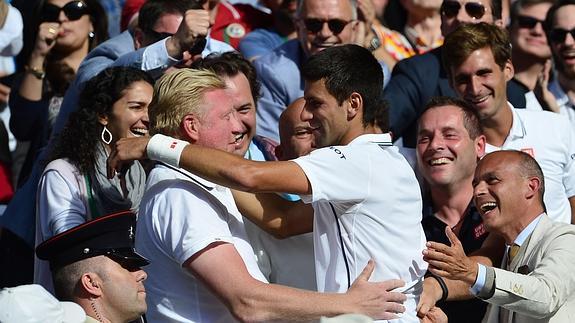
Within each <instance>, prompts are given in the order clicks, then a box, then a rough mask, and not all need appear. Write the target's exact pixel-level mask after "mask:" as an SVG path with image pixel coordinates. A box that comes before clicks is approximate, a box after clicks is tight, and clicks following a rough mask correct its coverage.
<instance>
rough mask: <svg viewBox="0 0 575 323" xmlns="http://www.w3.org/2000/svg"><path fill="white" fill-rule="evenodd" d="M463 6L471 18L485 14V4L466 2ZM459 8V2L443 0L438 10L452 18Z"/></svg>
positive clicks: (477, 17)
mask: <svg viewBox="0 0 575 323" xmlns="http://www.w3.org/2000/svg"><path fill="white" fill-rule="evenodd" d="M464 7H465V12H467V14H468V15H469V16H470V17H472V18H475V19H481V18H482V17H483V15H484V14H485V6H484V5H482V4H481V3H479V2H467V3H465V5H464ZM460 9H461V3H459V2H457V1H443V3H442V4H441V10H440V12H441V14H442V15H444V16H445V17H447V18H453V17H455V16H457V14H458V13H459V10H460Z"/></svg>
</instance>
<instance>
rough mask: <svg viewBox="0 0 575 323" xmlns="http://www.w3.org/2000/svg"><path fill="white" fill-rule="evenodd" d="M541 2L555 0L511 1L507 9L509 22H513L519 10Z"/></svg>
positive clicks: (551, 2) (553, 2) (552, 1)
mask: <svg viewBox="0 0 575 323" xmlns="http://www.w3.org/2000/svg"><path fill="white" fill-rule="evenodd" d="M541 3H549V4H555V0H516V1H515V2H513V3H512V4H511V8H510V10H509V18H510V24H511V25H513V24H514V23H515V20H516V19H517V16H519V10H521V9H524V8H528V7H531V6H535V5H538V4H541Z"/></svg>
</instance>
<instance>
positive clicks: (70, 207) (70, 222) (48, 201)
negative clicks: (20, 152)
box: [34, 67, 153, 290]
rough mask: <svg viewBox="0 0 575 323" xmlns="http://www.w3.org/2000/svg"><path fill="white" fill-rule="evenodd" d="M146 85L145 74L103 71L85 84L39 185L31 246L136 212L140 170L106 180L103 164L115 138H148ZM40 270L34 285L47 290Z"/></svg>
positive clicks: (141, 190)
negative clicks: (107, 218) (95, 221)
mask: <svg viewBox="0 0 575 323" xmlns="http://www.w3.org/2000/svg"><path fill="white" fill-rule="evenodd" d="M152 83H153V81H152V79H151V78H150V77H149V76H148V75H147V74H146V73H145V72H142V71H140V70H136V69H132V68H126V67H114V68H109V69H106V70H104V71H102V72H101V73H100V74H98V75H97V76H96V77H95V78H94V79H92V80H90V81H89V82H88V84H87V85H86V88H85V89H84V91H83V92H82V95H81V96H80V103H79V108H78V111H77V112H75V113H74V114H73V115H72V116H71V117H70V120H69V122H68V125H67V126H66V128H65V129H64V130H63V131H62V133H61V134H60V135H59V137H58V138H57V142H56V144H55V146H54V148H53V149H52V150H51V152H50V154H49V159H48V162H49V163H48V165H47V166H46V168H45V170H44V173H43V174H42V177H41V180H40V183H39V191H38V198H37V205H38V207H37V226H36V244H39V243H41V242H42V241H45V240H46V239H48V238H50V237H52V236H54V235H56V234H59V233H61V232H63V231H65V230H68V229H70V228H72V227H75V226H77V225H79V224H82V223H84V222H86V221H88V220H91V219H95V218H98V217H100V216H102V215H104V214H110V213H113V212H117V211H124V210H134V211H136V210H137V209H138V206H139V204H140V200H141V198H142V195H143V193H144V185H145V182H146V174H145V172H144V169H143V168H142V165H141V164H140V163H139V162H137V161H136V162H134V163H132V164H130V165H127V167H126V168H125V169H124V170H123V171H122V173H121V174H118V175H117V176H116V177H114V178H112V179H108V178H107V177H106V176H107V173H106V158H107V157H108V154H109V151H110V145H113V144H114V143H115V142H116V141H117V140H119V139H120V138H125V137H140V136H146V135H147V134H148V124H149V121H148V104H149V103H150V101H151V100H152V91H153V90H152ZM44 265H45V263H43V262H37V263H36V265H35V273H34V274H35V279H34V280H35V282H36V283H39V284H41V285H43V286H44V287H46V288H47V289H48V290H52V288H51V284H50V280H49V279H48V274H49V272H48V271H47V268H46V267H45V266H44Z"/></svg>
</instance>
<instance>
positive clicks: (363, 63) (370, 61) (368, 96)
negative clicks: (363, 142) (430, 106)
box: [302, 44, 389, 132]
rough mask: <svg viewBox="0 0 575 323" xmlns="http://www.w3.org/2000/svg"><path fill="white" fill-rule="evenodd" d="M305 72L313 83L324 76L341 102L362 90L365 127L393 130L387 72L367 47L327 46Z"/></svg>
mask: <svg viewBox="0 0 575 323" xmlns="http://www.w3.org/2000/svg"><path fill="white" fill-rule="evenodd" d="M302 75H303V78H304V79H305V80H306V81H311V82H314V81H319V80H322V79H323V80H324V82H325V87H326V89H327V91H328V92H329V93H330V94H331V95H333V96H334V97H335V99H336V100H337V103H338V104H339V105H341V104H342V103H343V101H345V100H347V99H348V98H349V97H350V96H351V94H352V93H354V92H356V93H359V94H360V95H361V97H362V99H363V120H362V123H363V126H364V127H366V126H368V125H377V126H379V127H380V128H381V130H382V131H383V132H387V131H389V117H388V110H389V109H388V106H387V103H386V102H385V100H383V72H382V70H381V65H379V63H378V62H377V60H376V59H375V57H373V55H372V54H371V53H370V52H369V51H368V50H367V49H365V48H363V47H361V46H358V45H350V44H348V45H341V46H335V47H331V48H327V49H325V50H322V51H321V52H319V53H317V54H315V55H313V56H311V57H310V58H309V59H308V60H307V62H306V63H305V64H304V65H303V68H302Z"/></svg>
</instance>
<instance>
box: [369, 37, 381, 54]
mask: <svg viewBox="0 0 575 323" xmlns="http://www.w3.org/2000/svg"><path fill="white" fill-rule="evenodd" d="M379 47H381V41H380V40H379V38H378V37H377V36H375V37H373V38H372V39H371V40H370V41H369V46H368V47H367V49H368V50H369V51H370V52H373V51H375V50H376V49H378V48H379Z"/></svg>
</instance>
